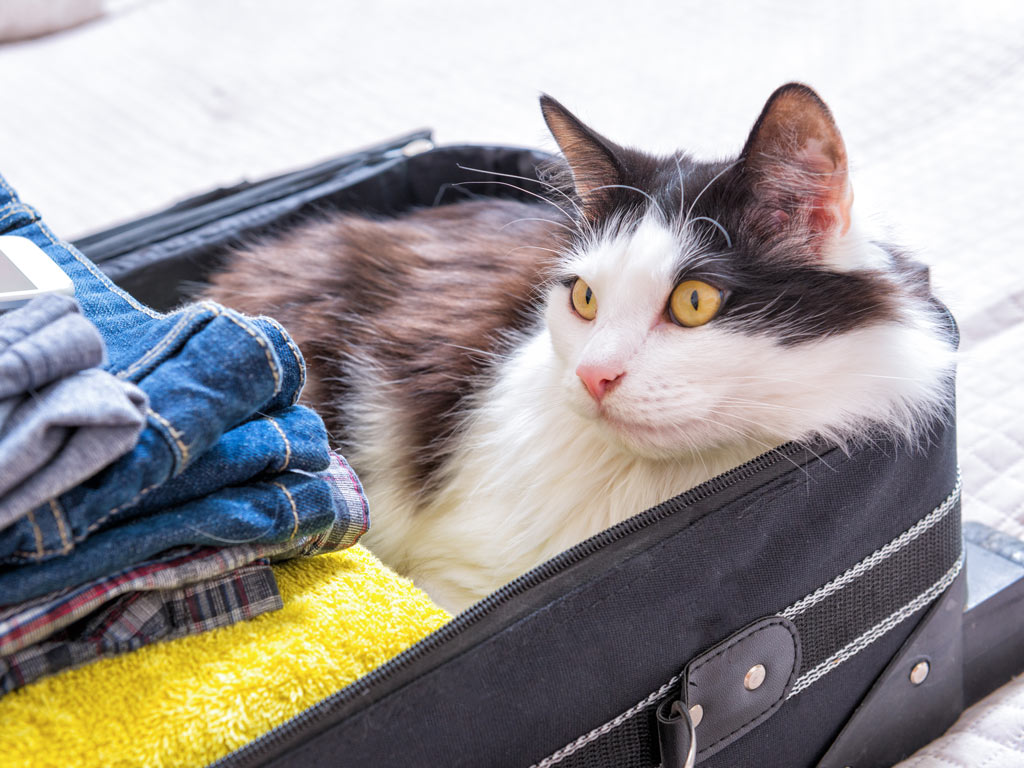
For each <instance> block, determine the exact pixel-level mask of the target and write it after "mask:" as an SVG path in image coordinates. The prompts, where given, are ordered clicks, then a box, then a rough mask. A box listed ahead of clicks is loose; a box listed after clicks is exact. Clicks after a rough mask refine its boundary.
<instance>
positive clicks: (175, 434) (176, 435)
mask: <svg viewBox="0 0 1024 768" xmlns="http://www.w3.org/2000/svg"><path fill="white" fill-rule="evenodd" d="M149 415H150V416H152V417H153V418H154V419H156V420H157V421H158V422H160V424H161V425H163V427H164V428H165V429H166V430H167V434H169V435H170V437H171V439H172V440H174V443H175V445H176V446H177V447H178V452H179V454H180V460H181V466H182V467H183V468H184V466H185V465H186V464H187V463H188V460H189V450H188V446H187V445H185V443H184V442H183V441H182V439H181V432H179V431H178V430H177V429H176V428H175V427H174V425H173V424H171V422H170V421H168V420H167V419H165V418H164V417H163V416H161V415H160V414H159V413H157V412H156V411H154V410H153V409H152V408H150V409H149ZM175 474H176V473H175Z"/></svg>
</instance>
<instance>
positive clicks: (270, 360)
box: [224, 313, 281, 397]
mask: <svg viewBox="0 0 1024 768" xmlns="http://www.w3.org/2000/svg"><path fill="white" fill-rule="evenodd" d="M224 317H226V318H227V319H228V320H230V321H231V322H232V323H234V324H235V325H237V326H238V327H239V328H241V329H242V330H243V331H245V332H246V333H248V334H249V335H250V336H252V337H253V338H254V339H255V340H256V343H257V344H259V345H260V346H261V347H263V354H264V355H266V356H267V364H268V365H269V366H270V373H271V375H273V377H274V396H275V397H276V396H277V395H278V393H280V391H281V373H280V371H279V370H278V368H277V366H276V365H274V356H273V355H272V354H271V351H270V343H269V342H268V341H267V340H266V339H263V338H260V335H259V334H258V333H256V331H255V330H253V329H252V328H250V327H249V326H248V325H247V324H245V323H243V322H241V321H240V320H239V319H238V318H236V317H233V316H232V315H230V314H227V313H225V314H224Z"/></svg>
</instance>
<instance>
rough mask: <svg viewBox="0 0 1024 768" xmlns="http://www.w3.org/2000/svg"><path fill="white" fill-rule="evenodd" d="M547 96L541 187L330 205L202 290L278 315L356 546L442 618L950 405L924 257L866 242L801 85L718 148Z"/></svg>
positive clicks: (842, 163)
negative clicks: (574, 552)
mask: <svg viewBox="0 0 1024 768" xmlns="http://www.w3.org/2000/svg"><path fill="white" fill-rule="evenodd" d="M541 109H542V112H543V116H544V118H545V121H546V122H547V125H548V127H549V128H550V130H551V133H552V135H553V136H554V139H555V141H556V143H557V144H558V146H559V148H560V149H561V152H562V155H563V157H564V160H560V161H557V162H556V163H555V165H554V166H553V168H552V169H550V172H549V173H548V174H547V178H548V182H547V186H548V190H549V193H548V194H547V195H546V196H545V198H544V199H543V200H538V201H536V202H534V203H525V202H518V201H513V200H499V199H493V200H490V201H472V202H463V203H458V204H453V205H446V206H440V207H436V208H430V209H421V210H415V211H413V212H411V213H408V214H405V215H403V216H400V217H397V218H394V219H370V218H363V217H360V216H355V215H350V214H334V215H331V216H328V217H326V218H324V219H322V220H317V221H313V222H310V223H307V224H304V225H301V226H299V227H297V228H295V229H293V230H292V231H289V232H287V233H285V234H283V235H280V236H279V237H277V238H276V239H274V240H272V241H270V242H265V243H262V244H258V245H256V246H254V247H251V248H248V249H241V250H239V251H238V252H236V253H234V254H233V255H232V256H231V257H230V260H229V262H228V264H227V266H226V267H225V268H224V270H223V271H221V272H220V273H219V274H217V275H215V276H214V278H213V279H212V282H211V285H210V287H209V289H208V290H207V292H206V295H207V297H208V298H212V299H214V300H217V301H220V302H222V303H224V304H227V305H228V306H232V307H235V308H237V309H240V310H242V311H246V312H250V313H264V314H269V315H272V316H274V317H276V318H277V319H278V320H280V321H282V323H283V324H284V325H285V327H286V328H288V329H289V330H290V332H291V333H292V334H293V336H294V338H295V340H296V342H297V343H298V345H299V347H300V348H301V350H302V352H303V353H304V355H305V358H306V361H307V364H308V368H309V380H308V384H307V387H306V389H305V392H304V395H303V401H304V402H305V403H307V404H309V405H311V406H313V407H314V408H316V409H317V410H319V411H320V413H321V414H322V415H323V416H324V419H325V421H326V424H327V426H328V430H329V432H330V434H331V436H332V439H333V440H334V441H335V442H336V443H337V444H338V445H339V447H340V449H341V450H342V451H343V452H344V454H345V455H346V457H347V458H348V459H349V461H350V462H351V464H352V466H353V467H354V468H355V470H356V472H357V474H358V475H359V476H360V478H361V480H362V482H363V484H364V487H365V490H366V493H367V496H368V498H369V500H370V504H371V511H372V514H373V525H372V527H371V529H370V531H369V532H368V533H367V534H366V536H365V538H364V543H365V544H366V545H367V546H368V547H369V548H370V549H371V550H372V551H373V552H374V553H375V554H376V555H377V556H378V557H380V558H381V559H382V560H383V561H384V562H385V563H387V564H388V565H390V566H391V567H392V568H394V569H395V570H397V571H398V572H399V573H401V574H404V575H406V576H408V577H410V578H412V579H413V581H414V582H415V583H416V584H417V585H418V586H420V587H421V588H423V589H425V590H426V592H427V593H428V594H429V595H430V596H431V597H432V598H433V599H434V600H435V602H437V603H439V604H440V605H442V606H443V607H445V608H448V609H449V610H451V611H459V610H462V609H464V608H466V607H467V606H468V605H470V604H472V603H473V602H475V601H477V600H479V599H480V598H482V597H484V596H485V595H487V594H488V593H490V592H492V591H494V590H495V589H497V588H498V587H500V586H502V585H503V584H505V583H506V582H508V581H510V580H512V579H513V578H515V577H516V576H518V575H520V574H522V573H524V572H525V571H527V570H529V569H530V568H531V567H533V566H535V565H537V564H539V563H541V562H543V561H544V560H546V559H548V558H550V557H552V556H554V555H556V554H557V553H559V552H560V551H562V550H564V549H566V548H568V547H570V546H572V545H574V544H576V543H577V542H579V541H581V540H583V539H586V538H587V537H589V536H591V535H593V534H595V533H597V532H598V531H600V530H602V529H604V528H607V527H609V526H612V525H614V524H616V523H618V522H620V521H622V520H624V519H626V518H628V517H630V516H632V515H634V514H636V513H638V512H640V511H642V510H644V509H646V508H648V507H651V506H653V505H655V504H657V503H659V502H661V501H663V500H665V499H668V498H670V497H672V496H674V495H676V494H679V493H681V492H683V491H685V490H687V489H689V488H691V487H693V486H694V485H697V484H699V483H701V482H703V481H705V480H707V479H709V478H711V477H713V476H714V475H716V474H719V473H721V472H723V471H725V470H727V469H729V468H731V467H733V466H736V465H738V464H740V463H742V462H744V461H746V460H749V459H751V458H753V457H754V456H757V455H759V454H762V453H764V452H766V451H769V450H771V449H773V448H774V447H776V446H778V445H779V444H781V443H784V442H787V441H805V440H809V439H811V438H815V437H823V438H825V439H828V440H830V441H832V442H834V443H837V444H840V445H844V446H848V445H851V444H853V443H855V442H856V441H857V440H861V439H870V436H871V435H872V434H877V432H878V430H883V431H885V432H887V433H890V434H892V435H894V436H896V437H897V438H899V439H900V440H903V441H905V442H906V443H908V444H911V445H912V444H914V442H915V441H917V440H919V439H921V438H922V435H921V430H922V428H923V427H922V425H924V424H926V423H927V422H928V420H929V419H930V418H931V417H932V416H934V415H935V414H936V413H939V412H941V411H942V409H944V408H948V407H949V399H950V394H949V387H948V378H949V375H950V373H951V370H952V366H953V358H954V354H953V342H952V340H951V338H950V331H949V328H948V324H947V323H946V321H945V320H944V319H943V316H942V313H941V310H940V309H938V308H937V306H936V305H935V304H934V303H933V301H932V299H931V295H930V288H929V285H928V278H927V271H926V270H924V269H922V268H921V267H920V265H918V264H917V263H916V262H915V261H913V260H911V259H910V258H909V257H908V256H907V255H906V254H905V253H904V252H902V251H901V250H899V249H897V248H895V247H893V246H890V245H886V244H883V243H882V242H880V241H877V240H875V239H873V238H871V237H869V236H868V235H867V234H865V232H864V230H863V228H862V222H861V221H860V220H859V217H858V215H857V212H855V210H854V208H853V190H852V187H851V184H850V179H849V164H848V161H847V156H846V148H845V145H844V143H843V140H842V138H841V136H840V133H839V130H838V128H837V127H836V124H835V121H834V119H833V117H832V114H831V112H830V110H829V108H828V107H827V106H826V105H825V103H824V102H823V101H822V100H821V99H820V98H819V97H818V95H817V94H816V93H815V92H814V91H813V90H811V89H810V88H808V87H807V86H805V85H801V84H798V83H790V84H788V85H784V86H783V87H781V88H779V89H778V90H777V91H775V93H773V94H772V95H771V97H770V98H769V99H768V101H767V103H766V104H765V106H764V108H763V110H762V112H761V114H760V116H759V117H758V118H757V120H756V122H755V124H754V126H753V129H752V130H751V132H750V134H749V136H748V138H747V140H746V143H745V145H744V146H743V149H742V151H741V152H740V153H739V155H738V156H737V157H735V158H732V159H728V160H723V161H713V162H703V161H699V160H696V159H694V158H692V157H691V156H690V155H688V154H686V153H683V152H678V153H676V154H673V155H669V156H667V157H654V156H652V155H649V154H646V153H644V152H640V151H637V150H634V149H626V148H623V147H621V146H618V145H617V144H614V143H613V142H611V141H609V140H608V139H606V138H604V137H603V136H601V135H600V134H598V133H596V132H595V131H594V130H592V129H591V128H589V127H588V126H586V125H585V124H584V123H582V122H581V121H580V120H579V119H578V118H576V117H575V116H574V115H573V114H572V113H570V112H569V111H568V110H567V109H566V108H565V107H563V106H562V105H561V104H559V103H558V102H557V101H555V100H554V99H552V98H550V97H548V96H542V97H541Z"/></svg>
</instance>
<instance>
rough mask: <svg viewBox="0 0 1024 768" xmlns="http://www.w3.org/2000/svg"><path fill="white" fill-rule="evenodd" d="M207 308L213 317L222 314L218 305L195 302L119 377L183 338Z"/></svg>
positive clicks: (134, 369)
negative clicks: (193, 322) (184, 333)
mask: <svg viewBox="0 0 1024 768" xmlns="http://www.w3.org/2000/svg"><path fill="white" fill-rule="evenodd" d="M206 309H209V310H211V311H212V312H213V317H217V316H218V315H219V314H220V311H219V309H218V308H217V307H216V306H207V305H205V304H194V305H193V306H191V307H189V308H188V309H187V310H186V311H185V312H182V315H181V317H180V318H179V319H178V322H176V323H175V324H174V326H173V327H172V328H171V330H169V331H168V332H167V334H166V335H165V336H164V337H163V338H162V339H161V340H160V342H159V343H158V344H156V345H155V346H154V347H153V348H152V349H150V350H149V351H148V352H146V354H144V355H143V356H142V357H140V358H139V359H138V360H136V361H135V362H134V363H132V364H131V365H129V366H128V367H127V368H125V369H124V370H123V371H121V372H120V373H118V374H117V377H118V378H119V379H126V378H128V377H129V376H131V375H132V374H133V373H135V372H136V371H138V370H139V369H140V368H143V367H144V366H146V365H147V364H148V363H149V362H150V361H151V360H153V358H155V357H156V356H157V355H159V354H161V353H163V351H164V350H165V349H166V348H167V347H169V346H170V345H171V344H173V343H174V342H175V341H177V340H178V339H179V338H181V335H182V333H183V332H184V331H185V330H186V328H188V327H189V326H190V323H191V322H192V320H194V319H195V318H197V317H198V316H199V315H200V314H201V313H202V312H203V310H206ZM211 319H212V318H211Z"/></svg>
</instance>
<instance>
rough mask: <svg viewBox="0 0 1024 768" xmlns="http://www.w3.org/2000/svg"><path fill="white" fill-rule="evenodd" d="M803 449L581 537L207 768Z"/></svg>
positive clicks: (230, 761)
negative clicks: (622, 541)
mask: <svg viewBox="0 0 1024 768" xmlns="http://www.w3.org/2000/svg"><path fill="white" fill-rule="evenodd" d="M802 448H803V446H802V445H800V444H798V443H786V444H784V445H782V446H779V447H778V448H776V449H775V450H773V451H769V452H768V453H763V454H761V455H760V456H757V457H755V458H753V459H751V460H750V461H748V462H746V463H745V464H741V465H739V466H738V467H734V468H733V469H730V470H729V471H727V472H724V473H722V474H721V475H717V476H715V477H713V478H711V479H710V480H708V481H706V482H704V483H702V484H700V485H698V486H696V487H694V488H691V489H690V490H688V491H685V492H684V493H682V494H680V495H678V496H674V497H672V498H671V499H669V500H667V501H663V502H662V503H661V504H658V505H657V506H654V507H651V508H650V509H648V510H646V511H644V512H641V513H640V514H638V515H634V516H633V517H630V518H628V519H626V520H624V521H622V522H621V523H619V524H617V525H614V526H612V527H611V528H608V529H607V530H605V531H602V532H601V533H599V534H597V535H596V536H593V537H592V538H590V539H587V540H586V541H583V542H581V543H579V544H577V545H576V546H574V547H572V548H570V549H567V550H565V551H564V552H562V553H561V554H560V555H557V556H556V557H555V558H553V559H551V560H548V561H547V562H545V563H542V564H541V565H539V566H537V567H536V568H534V569H532V570H530V571H527V572H526V573H524V574H523V575H522V576H520V577H519V578H517V579H516V580H515V581H512V582H510V583H508V584H506V585H505V586H504V587H502V588H501V589H499V590H497V591H496V592H492V593H491V594H490V595H488V596H487V597H485V598H484V599H483V600H481V601H480V602H479V603H476V604H475V605H473V606H471V607H470V608H468V609H467V610H466V611H464V612H463V613H461V614H459V615H458V616H456V617H455V618H453V619H452V620H451V621H450V622H448V623H447V624H445V625H444V626H443V627H441V628H440V629H438V630H436V631H434V632H433V633H431V634H429V635H427V636H426V637H425V638H423V639H422V640H420V641H419V642H417V643H416V644H415V645H413V646H411V647H410V648H407V649H406V650H404V651H403V652H402V653H400V654H399V655H398V656H396V657H394V658H393V659H391V660H390V661H388V662H387V663H385V664H383V665H381V666H380V667H377V669H375V670H373V671H371V672H370V673H368V674H366V675H364V676H363V677H361V678H359V679H358V680H355V681H354V682H352V683H350V684H349V685H347V686H345V687H344V688H343V689H341V690H340V691H338V692H337V693H334V694H331V695H330V696H328V697H327V698H326V699H323V700H321V701H319V702H317V703H316V704H314V705H312V706H311V707H309V708H307V709H305V710H303V711H302V712H299V713H298V714H297V715H295V716H294V717H292V718H290V719H289V720H286V721H285V722H283V723H281V724H280V725H278V726H276V727H274V728H273V729H272V730H270V731H268V732H267V733H265V734H263V735H262V736H260V737H259V738H257V739H254V740H253V741H250V742H249V743H248V744H246V745H244V746H242V747H239V748H238V750H236V751H235V752H231V753H229V754H227V755H225V756H224V757H222V758H220V759H218V760H217V761H215V762H213V763H211V764H210V766H209V768H223V767H224V766H244V765H250V764H255V763H256V761H257V760H258V758H259V757H260V754H261V753H262V752H265V751H267V750H268V749H269V748H270V747H272V746H273V745H274V744H276V743H278V742H281V741H284V740H286V739H287V738H289V737H290V736H292V735H293V734H295V733H296V732H298V731H301V730H302V729H303V728H305V727H306V726H308V725H311V724H313V723H315V722H317V721H318V720H319V719H321V718H322V717H324V716H326V715H327V714H328V711H329V709H330V708H331V707H332V706H334V705H335V704H338V703H341V702H343V701H345V700H347V699H349V698H351V697H354V696H358V695H361V694H365V693H367V692H369V691H370V690H371V689H372V688H373V687H374V686H375V685H377V684H379V683H381V682H383V681H385V680H387V679H388V678H390V677H391V676H393V675H394V674H396V673H397V672H399V671H401V670H402V669H404V668H405V667H406V666H408V665H409V664H412V663H414V662H415V661H416V660H418V659H419V658H421V657H423V656H425V655H427V654H429V653H430V652H431V651H433V650H434V649H435V648H437V647H439V646H441V645H443V644H444V643H446V642H448V641H449V640H451V639H452V638H454V637H456V636H457V635H459V634H461V633H462V632H463V631H464V630H466V629H467V628H468V627H470V626H472V625H474V624H476V622H478V621H480V620H481V619H483V618H484V617H485V616H487V615H488V614H490V613H491V612H492V611H493V610H494V609H496V608H498V607H499V606H501V605H504V604H505V603H507V602H508V601H509V600H511V599H512V598H514V597H517V596H518V595H521V594H522V593H524V592H526V591H528V590H530V589H531V588H533V587H535V586H537V585H538V584H540V583H542V582H544V581H545V580H547V579H549V578H551V577H552V576H555V575H556V574H558V573H560V572H561V571H564V570H565V569H566V568H568V567H569V566H570V565H574V564H575V563H578V562H579V561H580V560H583V559H584V558H586V557H589V556H590V555H592V554H593V553H595V552H597V551H598V550H601V549H603V548H604V547H607V546H608V545H609V544H612V543H614V542H616V541H619V540H620V539H622V538H624V537H626V536H629V535H631V534H633V533H636V532H637V531H640V530H643V529H644V528H647V527H649V526H650V525H653V524H654V523H656V522H658V521H659V520H662V519H664V518H665V517H667V516H669V515H670V514H673V513H674V512H676V511H678V510H679V509H681V508H683V507H687V506H689V505H691V504H693V503H695V502H697V501H701V500H703V499H706V498H707V497H709V496H712V495H714V494H716V493H718V492H719V491H722V490H724V489H725V488H728V487H729V486H731V485H734V484H735V483H737V482H739V481H741V480H745V479H746V478H748V477H750V476H751V475H753V474H756V473H757V472H759V471H761V470H762V469H765V468H767V467H769V466H771V465H773V464H775V463H777V462H778V461H781V460H782V459H789V458H790V457H791V455H792V454H794V453H798V452H799V451H800V450H801V449H802Z"/></svg>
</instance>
